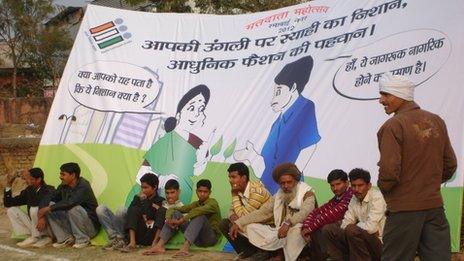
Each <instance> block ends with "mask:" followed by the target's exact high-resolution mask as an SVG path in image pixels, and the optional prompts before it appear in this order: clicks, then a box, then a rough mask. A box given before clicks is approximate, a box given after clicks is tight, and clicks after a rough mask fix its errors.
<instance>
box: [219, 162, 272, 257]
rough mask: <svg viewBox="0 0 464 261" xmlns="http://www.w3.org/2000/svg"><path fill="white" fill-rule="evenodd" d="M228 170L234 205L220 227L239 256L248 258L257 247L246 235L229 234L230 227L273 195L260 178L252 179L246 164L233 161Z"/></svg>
mask: <svg viewBox="0 0 464 261" xmlns="http://www.w3.org/2000/svg"><path fill="white" fill-rule="evenodd" d="M227 172H228V173H229V183H230V186H231V187H232V191H231V193H232V205H231V208H230V211H229V218H225V219H222V220H221V223H220V224H219V228H220V229H221V232H222V234H223V235H224V236H225V237H226V238H227V240H229V242H230V244H231V245H232V247H233V248H234V249H235V252H237V254H238V257H239V258H247V257H249V256H251V255H253V254H254V253H256V250H257V249H256V247H255V246H254V245H252V244H250V242H249V241H248V239H247V238H246V237H245V236H244V235H241V234H237V237H236V238H235V239H232V238H231V236H230V234H229V232H230V228H231V226H232V224H233V222H235V221H236V220H237V219H238V218H240V217H242V216H244V215H246V214H248V213H251V212H253V211H255V210H257V209H259V208H260V207H261V206H262V205H263V204H264V203H266V202H267V201H268V200H269V198H270V197H271V195H270V193H269V192H268V191H267V189H266V188H265V187H264V185H263V184H262V183H261V182H260V181H259V180H255V181H250V173H249V170H248V167H247V166H246V165H245V164H243V163H241V162H239V163H233V164H231V165H230V166H229V168H228V169H227Z"/></svg>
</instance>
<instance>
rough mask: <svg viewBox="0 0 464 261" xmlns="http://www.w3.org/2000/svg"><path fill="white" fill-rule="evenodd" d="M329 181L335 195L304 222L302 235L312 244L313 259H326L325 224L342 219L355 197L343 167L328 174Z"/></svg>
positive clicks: (311, 253)
mask: <svg viewBox="0 0 464 261" xmlns="http://www.w3.org/2000/svg"><path fill="white" fill-rule="evenodd" d="M327 182H328V183H329V184H330V189H331V190H332V192H333V193H334V194H335V196H334V197H333V198H332V199H331V200H329V202H327V203H325V204H324V205H322V206H320V207H318V208H316V209H315V210H313V211H312V212H311V213H309V215H308V217H307V218H306V219H305V221H304V222H303V227H302V228H301V235H302V236H303V238H304V239H305V240H306V242H308V243H309V245H310V255H311V260H325V256H326V254H325V253H324V252H325V251H324V250H325V245H322V244H321V243H323V242H325V241H324V240H323V239H322V238H321V234H322V229H321V228H323V227H324V226H325V225H328V224H332V223H335V222H337V221H341V220H342V219H343V216H344V215H345V212H346V210H347V209H348V204H349V203H350V200H351V198H352V197H353V191H352V190H351V188H350V187H349V185H350V184H349V182H348V175H347V174H346V172H345V171H343V170H341V169H335V170H332V171H331V172H330V173H329V176H327Z"/></svg>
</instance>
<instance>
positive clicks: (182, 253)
mask: <svg viewBox="0 0 464 261" xmlns="http://www.w3.org/2000/svg"><path fill="white" fill-rule="evenodd" d="M190 256H193V254H192V253H190V252H189V251H185V250H179V251H177V252H176V253H175V254H174V255H173V256H172V257H173V258H183V257H190Z"/></svg>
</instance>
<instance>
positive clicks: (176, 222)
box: [150, 179, 221, 257]
mask: <svg viewBox="0 0 464 261" xmlns="http://www.w3.org/2000/svg"><path fill="white" fill-rule="evenodd" d="M196 193H197V196H198V201H194V202H192V203H191V204H189V205H185V206H183V207H174V208H170V209H168V210H167V213H166V223H165V224H164V226H163V229H162V230H161V235H160V240H159V241H158V243H157V244H156V245H155V247H154V248H153V249H151V251H150V254H156V253H163V252H165V251H166V249H165V244H166V243H167V242H168V241H169V240H170V239H171V238H172V237H173V236H174V235H175V234H177V233H178V232H179V230H180V231H182V232H183V233H184V237H185V242H184V245H183V246H182V248H181V249H180V250H179V251H178V252H177V253H176V254H175V255H174V257H187V256H191V253H190V252H189V251H190V246H191V245H192V244H195V245H197V246H201V247H208V246H214V245H215V244H216V243H217V242H218V240H219V238H220V236H221V232H220V230H219V221H220V220H221V212H220V209H219V205H218V202H217V201H216V200H215V199H214V198H210V197H209V196H210V194H211V182H210V181H209V180H207V179H202V180H199V181H198V182H197V190H196ZM183 213H186V215H183Z"/></svg>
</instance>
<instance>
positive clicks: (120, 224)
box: [97, 205, 127, 240]
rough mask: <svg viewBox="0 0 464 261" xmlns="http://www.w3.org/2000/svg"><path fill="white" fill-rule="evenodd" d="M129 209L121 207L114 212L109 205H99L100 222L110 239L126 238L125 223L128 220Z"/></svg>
mask: <svg viewBox="0 0 464 261" xmlns="http://www.w3.org/2000/svg"><path fill="white" fill-rule="evenodd" d="M126 215H127V209H125V208H121V209H118V210H117V211H116V213H113V212H112V211H111V210H110V209H109V208H108V207H107V206H104V205H99V206H98V207H97V216H98V220H99V221H100V224H101V225H102V226H103V229H104V230H105V231H106V234H107V235H108V239H110V240H113V239H116V238H117V239H124V238H125V236H126V233H125V231H124V223H125V221H126Z"/></svg>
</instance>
